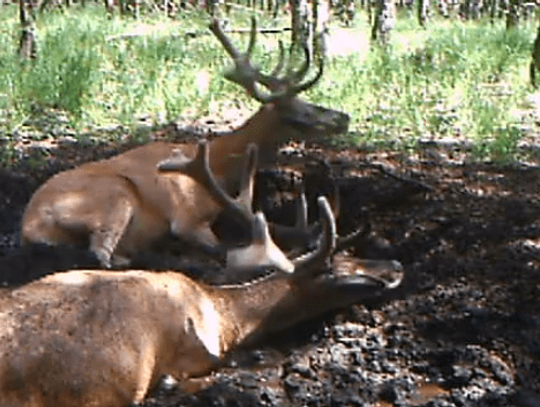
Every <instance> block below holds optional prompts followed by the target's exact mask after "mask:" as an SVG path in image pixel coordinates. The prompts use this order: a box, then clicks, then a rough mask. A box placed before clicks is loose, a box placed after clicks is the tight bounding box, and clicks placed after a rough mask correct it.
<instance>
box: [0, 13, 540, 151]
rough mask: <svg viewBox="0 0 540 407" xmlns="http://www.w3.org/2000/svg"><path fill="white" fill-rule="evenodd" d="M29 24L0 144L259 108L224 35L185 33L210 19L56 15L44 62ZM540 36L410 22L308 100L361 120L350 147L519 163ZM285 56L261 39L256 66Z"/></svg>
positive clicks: (2, 34) (2, 102)
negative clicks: (428, 145)
mask: <svg viewBox="0 0 540 407" xmlns="http://www.w3.org/2000/svg"><path fill="white" fill-rule="evenodd" d="M248 17H249V14H248V13H246V12H244V13H243V14H239V13H238V12H237V14H236V15H235V16H234V22H233V25H235V26H242V27H247V26H248ZM17 18H18V14H17V9H16V7H14V6H4V8H3V9H2V15H1V16H0V22H1V23H2V24H0V27H2V28H1V29H0V136H1V135H2V134H3V135H4V137H7V138H8V139H9V138H10V137H12V136H13V135H14V134H15V133H16V130H17V129H19V128H21V126H28V123H32V122H33V121H34V122H35V119H36V117H39V116H40V115H42V114H43V112H45V111H49V110H51V109H52V110H55V111H60V112H63V113H64V114H65V116H66V117H67V122H68V124H69V126H70V127H71V128H72V129H73V131H74V132H75V133H80V132H82V131H83V130H84V129H87V128H93V127H101V126H107V125H118V124H122V125H126V126H128V127H132V126H134V125H135V124H136V123H137V120H138V119H139V118H141V117H150V118H151V119H152V120H153V121H154V122H156V123H158V122H162V121H164V120H182V119H192V118H197V117H200V116H202V115H205V114H207V113H216V112H219V110H221V109H225V108H226V106H227V103H229V102H230V101H231V100H235V101H237V104H239V105H240V106H241V107H243V108H244V109H245V110H246V112H249V111H254V110H255V109H256V107H257V104H256V102H254V101H252V100H250V99H249V98H248V97H247V96H246V95H245V93H244V92H243V90H242V89H240V88H239V87H238V86H235V85H234V84H231V83H229V82H227V81H225V80H224V79H223V77H222V75H221V74H222V73H223V71H224V70H225V68H226V67H227V66H229V64H230V61H229V59H228V57H227V56H226V54H225V52H224V51H223V50H222V48H221V46H220V45H219V44H218V42H217V41H216V40H215V38H214V37H213V36H211V35H204V36H199V37H197V38H195V39H186V38H185V36H184V35H183V33H185V32H186V31H190V30H207V28H206V25H207V23H208V19H207V18H206V17H205V16H204V15H203V14H200V13H196V12H193V11H190V12H188V11H184V12H182V13H181V14H179V15H178V18H177V19H176V21H175V22H174V23H171V20H167V19H165V18H164V16H163V15H162V14H159V15H157V14H156V15H146V16H144V17H143V19H142V20H140V21H134V20H133V19H131V18H120V17H118V16H113V17H109V16H107V15H106V13H105V11H104V9H103V7H102V6H101V5H90V6H89V7H87V8H86V9H81V8H79V7H72V8H71V9H69V10H68V11H67V12H58V11H57V12H47V13H45V14H43V15H41V16H40V17H39V19H38V22H37V27H38V52H39V58H38V60H37V61H34V62H21V61H20V60H19V58H18V57H17V56H16V52H15V50H16V44H17V35H18V31H17V30H18V24H17V23H18V21H17ZM263 20H264V18H263ZM365 21H366V19H365V16H364V15H363V14H362V13H360V15H359V17H358V18H357V20H356V23H355V24H356V28H357V29H358V30H359V32H360V35H364V36H369V27H368V26H367V25H366V23H365ZM280 24H281V25H284V24H286V21H280ZM142 25H144V27H146V28H147V29H148V28H151V29H149V30H147V31H145V34H144V35H141V36H138V37H133V38H125V39H117V40H108V38H109V37H110V36H114V35H118V34H122V33H127V32H133V31H136V30H140V29H141V26H142ZM156 27H159V29H158V28H156ZM533 35H534V27H532V26H530V25H525V26H524V27H522V28H520V29H517V30H514V31H511V32H507V31H506V30H505V27H504V22H497V23H496V24H494V25H490V24H489V23H488V22H480V23H478V22H476V23H464V22H459V21H432V22H430V24H429V26H428V28H427V29H426V30H421V29H420V28H419V27H418V26H417V25H416V22H415V20H414V17H412V16H407V15H405V14H402V15H401V16H400V20H398V25H397V27H396V30H395V32H394V35H393V42H392V43H391V44H390V46H389V47H388V48H387V49H386V50H380V49H376V48H373V49H367V50H362V51H361V52H355V53H352V54H350V55H347V56H335V57H331V58H330V59H329V61H328V63H327V69H326V72H325V76H324V77H323V80H322V81H321V82H320V83H319V84H318V85H317V86H316V87H315V88H313V89H311V90H309V91H308V92H306V95H305V97H306V98H308V99H309V100H310V101H312V102H314V103H317V104H321V105H327V106H329V107H333V108H337V109H342V110H344V111H347V112H348V113H350V114H351V117H352V126H351V131H350V133H349V134H347V135H345V136H344V137H343V139H342V141H344V142H345V143H347V144H349V145H363V146H374V147H376V146H385V147H388V146H392V147H400V146H401V147H410V146H413V145H414V144H415V143H416V141H417V140H418V139H420V138H434V139H437V138H447V137H453V138H458V139H460V140H467V141H472V142H473V143H474V144H475V146H476V147H475V152H476V154H477V157H478V158H479V159H496V160H503V161H508V160H513V159H516V158H519V154H518V153H519V149H518V148H517V145H518V143H519V142H520V140H522V138H523V136H524V130H523V129H524V128H525V129H530V131H533V132H534V128H535V125H534V118H531V117H530V115H525V114H520V113H519V112H523V110H524V109H523V105H524V100H525V99H526V97H527V95H529V93H530V92H531V89H530V87H529V86H528V75H527V66H528V63H529V58H530V49H531V45H532V40H533ZM245 38H246V36H235V37H234V41H235V42H242V41H244V40H245ZM286 39H288V38H286ZM275 50H276V40H275V36H268V37H265V36H261V37H260V39H259V43H258V48H257V52H256V55H255V57H256V59H257V61H258V62H259V63H260V64H261V65H262V66H263V67H267V68H269V67H270V66H272V63H274V62H275V58H276V56H275V54H276V53H275V52H274V51H275ZM516 112H518V113H516ZM3 154H4V155H5V153H3Z"/></svg>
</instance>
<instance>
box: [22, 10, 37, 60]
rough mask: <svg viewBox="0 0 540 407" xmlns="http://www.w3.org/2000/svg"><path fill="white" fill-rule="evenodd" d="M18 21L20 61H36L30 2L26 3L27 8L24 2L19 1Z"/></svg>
mask: <svg viewBox="0 0 540 407" xmlns="http://www.w3.org/2000/svg"><path fill="white" fill-rule="evenodd" d="M19 19H20V23H21V36H20V38H19V49H18V53H19V55H20V57H21V58H22V59H27V60H28V59H36V58H37V46H36V28H35V24H34V10H33V5H32V3H31V1H29V2H28V7H27V5H26V1H25V0H19Z"/></svg>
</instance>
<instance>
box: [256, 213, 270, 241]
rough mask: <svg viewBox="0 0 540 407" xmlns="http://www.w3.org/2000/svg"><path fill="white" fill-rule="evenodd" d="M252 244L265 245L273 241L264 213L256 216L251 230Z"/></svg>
mask: <svg viewBox="0 0 540 407" xmlns="http://www.w3.org/2000/svg"><path fill="white" fill-rule="evenodd" d="M251 237H252V244H264V243H265V242H267V241H268V240H271V239H272V238H271V237H270V232H269V231H268V224H267V223H266V218H265V217H264V214H263V213H262V212H257V213H256V214H255V219H254V220H253V224H252V229H251Z"/></svg>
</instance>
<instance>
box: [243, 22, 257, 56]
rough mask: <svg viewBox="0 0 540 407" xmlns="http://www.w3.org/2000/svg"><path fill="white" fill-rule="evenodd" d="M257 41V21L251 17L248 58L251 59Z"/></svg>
mask: <svg viewBox="0 0 540 407" xmlns="http://www.w3.org/2000/svg"><path fill="white" fill-rule="evenodd" d="M256 40H257V19H256V18H255V16H251V31H250V32H249V45H248V49H247V51H246V57H248V58H249V57H251V53H252V52H253V49H254V48H255V42H256Z"/></svg>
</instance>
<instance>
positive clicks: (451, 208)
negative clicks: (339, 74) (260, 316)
mask: <svg viewBox="0 0 540 407" xmlns="http://www.w3.org/2000/svg"><path fill="white" fill-rule="evenodd" d="M192 130H193V129H192V128H191V129H190V130H189V131H184V130H178V129H175V128H173V127H169V128H165V129H163V130H162V131H159V132H157V133H156V134H155V135H154V137H153V138H154V139H168V140H175V141H185V140H191V139H193V138H196V137H197V135H193V134H190V132H191V131H192ZM130 146H131V145H130V144H129V143H124V144H122V145H121V146H120V147H119V145H118V144H115V145H111V144H106V143H98V142H94V143H88V142H87V143H84V142H80V141H76V140H73V139H71V138H69V137H68V138H66V139H65V140H59V141H57V142H55V143H54V144H52V145H50V146H43V145H38V146H37V147H36V146H35V145H32V143H27V144H25V145H24V146H22V147H21V148H22V149H24V152H23V153H22V154H23V155H24V156H26V157H27V158H28V157H29V156H30V157H31V155H32V154H35V153H36V151H37V152H38V153H37V154H40V156H43V155H44V154H43V153H42V152H43V150H44V149H45V150H46V154H45V156H46V160H45V161H41V162H40V163H39V164H38V165H31V162H32V160H29V159H26V160H25V161H24V162H25V164H20V165H17V166H15V167H13V168H11V169H9V170H0V269H2V273H3V275H4V276H6V275H8V274H9V275H11V276H14V275H16V276H17V278H18V279H19V280H20V281H23V280H25V279H30V278H35V277H36V275H37V274H36V271H35V270H36V269H37V270H39V271H38V272H37V273H38V274H42V273H47V272H51V271H53V270H54V269H65V268H67V267H71V266H69V265H67V266H66V265H65V264H63V265H62V266H59V265H55V263H54V264H53V263H50V264H49V263H46V262H45V259H44V258H43V257H40V255H39V253H37V254H34V255H28V253H23V252H22V249H21V248H20V247H19V246H18V239H19V228H20V220H21V216H22V212H23V210H24V207H25V204H26V203H27V201H28V199H29V198H30V196H31V194H32V193H33V192H34V190H35V189H36V188H37V187H38V186H39V185H40V184H41V183H42V182H44V181H45V180H46V179H47V178H48V177H50V176H51V175H52V174H54V173H55V172H57V171H59V170H63V169H67V168H71V167H73V166H75V165H77V164H79V163H81V162H85V161H90V160H96V159H100V158H104V157H108V156H110V155H112V154H116V153H118V152H120V151H123V150H125V149H127V148H129V147H130ZM284 152H287V153H288V156H289V157H290V156H291V154H292V155H293V156H301V157H303V159H302V161H303V163H304V164H303V166H302V169H303V170H302V173H303V174H304V182H305V184H306V185H305V186H306V191H307V195H308V200H309V202H311V206H313V202H314V200H315V197H316V196H317V195H318V194H320V193H324V192H326V191H325V190H326V189H327V186H328V185H329V183H336V184H337V185H338V187H339V191H340V196H341V211H340V215H339V218H338V231H339V232H340V233H342V234H346V233H347V232H349V231H350V230H351V228H354V226H355V225H358V224H360V223H362V222H365V221H366V220H367V221H368V224H369V225H370V228H369V232H366V233H364V234H363V235H362V236H360V237H359V238H358V239H356V240H355V241H354V242H353V244H352V245H351V247H349V248H348V249H347V253H348V255H349V256H354V257H358V258H370V259H396V260H399V261H400V262H401V263H402V264H403V266H404V269H405V274H406V277H405V280H404V282H403V284H402V286H401V287H400V288H399V289H398V290H396V292H394V293H393V294H392V296H391V297H388V298H381V299H380V300H377V301H370V302H369V303H365V304H358V305H355V306H353V307H350V308H349V309H346V310H341V311H339V312H337V313H332V314H330V315H326V316H324V317H323V318H320V319H317V320H314V321H310V322H307V323H305V324H301V325H299V326H297V327H294V328H292V329H289V330H287V331H285V332H282V333H280V334H276V335H273V336H272V337H270V338H268V339H267V340H266V341H265V342H264V343H259V344H257V345H256V346H255V347H251V348H249V349H243V350H240V351H239V352H237V353H236V354H235V355H233V357H232V358H231V359H230V360H229V361H228V363H227V365H226V366H225V367H223V368H222V369H219V370H218V371H216V372H215V373H214V374H213V379H214V384H213V385H211V386H210V387H208V388H206V389H205V390H203V391H201V392H199V393H197V394H194V395H189V394H184V393H182V392H181V391H180V390H178V389H177V388H174V387H173V388H170V389H168V390H165V389H160V390H159V391H158V392H156V394H155V395H153V396H151V397H150V398H149V399H148V401H147V403H146V404H145V405H146V406H148V407H150V406H152V407H158V406H159V407H164V406H209V405H211V406H259V405H260V406H373V407H390V406H411V407H412V406H415V407H419V406H424V407H428V406H429V407H437V406H440V407H443V406H444V407H450V406H456V407H460V406H500V407H503V406H504V407H507V406H520V407H532V406H536V407H537V406H539V405H540V187H539V185H540V167H539V165H538V164H539V163H538V162H535V161H534V160H531V161H530V162H528V163H527V164H512V165H506V166H496V165H493V164H487V163H475V162H474V161H472V160H470V159H469V154H470V152H469V151H467V150H466V147H464V146H459V145H455V146H441V145H429V144H428V145H425V146H424V147H423V148H422V149H419V150H415V151H408V152H403V151H401V152H399V151H398V152H396V151H366V150H362V149H338V148H335V147H331V146H327V145H323V144H306V145H293V144H292V145H289V146H287V148H285V149H284ZM281 161H282V162H283V163H282V164H281V171H266V172H262V173H261V174H259V182H260V183H261V185H263V184H264V185H266V186H268V185H275V186H276V185H277V187H276V188H277V190H278V191H277V193H280V192H282V191H280V189H287V187H286V186H285V187H281V186H280V185H282V184H283V185H285V184H286V183H282V184H280V182H279V181H280V180H286V178H287V176H288V175H287V174H288V172H290V171H292V170H291V169H290V168H291V165H290V164H288V163H287V158H282V160H281ZM260 195H261V196H264V193H261V194H260ZM261 203H262V206H263V208H267V212H268V215H269V217H270V218H273V219H275V220H284V221H291V220H292V219H293V216H294V215H293V212H294V211H293V208H292V207H291V206H285V205H284V206H281V207H280V206H279V205H277V206H276V205H274V204H272V203H269V202H266V204H265V203H264V202H261ZM21 253H23V255H21ZM72 260H73V259H67V260H66V261H67V262H70V261H72ZM73 263H76V261H74V262H73ZM20 281H18V282H20Z"/></svg>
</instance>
